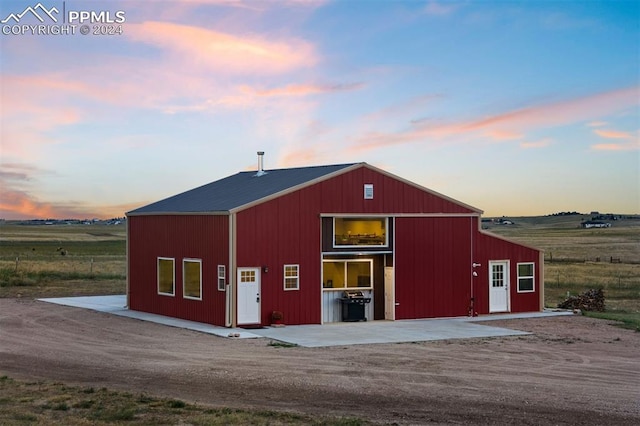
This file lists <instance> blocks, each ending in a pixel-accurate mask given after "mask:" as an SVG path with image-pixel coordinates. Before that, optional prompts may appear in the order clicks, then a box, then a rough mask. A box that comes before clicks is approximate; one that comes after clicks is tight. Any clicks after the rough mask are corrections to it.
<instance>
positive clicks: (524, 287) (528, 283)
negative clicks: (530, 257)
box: [518, 263, 535, 293]
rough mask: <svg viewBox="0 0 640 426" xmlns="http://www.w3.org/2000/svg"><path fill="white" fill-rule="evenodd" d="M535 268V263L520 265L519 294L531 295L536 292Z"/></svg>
mask: <svg viewBox="0 0 640 426" xmlns="http://www.w3.org/2000/svg"><path fill="white" fill-rule="evenodd" d="M534 266H535V264H534V263H518V293H529V292H532V291H534V290H535V287H534V282H535V279H534V278H535V276H534V274H535V267H534Z"/></svg>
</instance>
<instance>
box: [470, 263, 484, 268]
mask: <svg viewBox="0 0 640 426" xmlns="http://www.w3.org/2000/svg"><path fill="white" fill-rule="evenodd" d="M472 266H473V267H474V268H477V267H478V266H482V265H481V264H479V263H476V262H473V264H472Z"/></svg>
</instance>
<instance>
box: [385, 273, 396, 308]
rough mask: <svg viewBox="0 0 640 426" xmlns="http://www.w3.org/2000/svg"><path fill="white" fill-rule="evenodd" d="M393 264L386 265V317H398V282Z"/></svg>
mask: <svg viewBox="0 0 640 426" xmlns="http://www.w3.org/2000/svg"><path fill="white" fill-rule="evenodd" d="M394 277H395V274H394V271H393V266H385V267H384V319H386V320H392V321H394V320H395V319H396V305H397V303H396V284H395V279H394Z"/></svg>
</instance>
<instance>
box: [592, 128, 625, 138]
mask: <svg viewBox="0 0 640 426" xmlns="http://www.w3.org/2000/svg"><path fill="white" fill-rule="evenodd" d="M593 133H595V134H596V135H598V136H600V137H603V138H605V139H632V138H633V136H632V135H631V134H630V133H628V132H620V131H618V130H604V129H596V130H594V131H593Z"/></svg>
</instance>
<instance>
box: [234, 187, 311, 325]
mask: <svg viewBox="0 0 640 426" xmlns="http://www.w3.org/2000/svg"><path fill="white" fill-rule="evenodd" d="M310 195H312V192H308V191H300V192H295V193H292V194H290V195H287V196H286V197H281V198H278V199H275V200H273V201H270V202H268V203H264V204H260V205H258V206H256V207H253V208H250V209H248V210H245V211H242V212H240V213H238V216H237V224H238V226H237V241H238V249H237V262H238V267H250V266H260V267H263V266H267V267H268V268H269V272H267V273H264V272H263V273H262V275H261V309H262V316H261V318H262V323H263V324H269V323H270V314H271V312H272V311H276V310H277V311H281V312H283V313H284V321H285V322H286V323H287V324H317V323H319V322H320V321H321V317H320V291H321V290H320V217H319V215H318V212H319V202H318V200H317V199H314V197H312V196H311V197H310ZM285 264H297V265H300V290H290V291H285V290H284V283H283V280H284V265H285Z"/></svg>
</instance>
